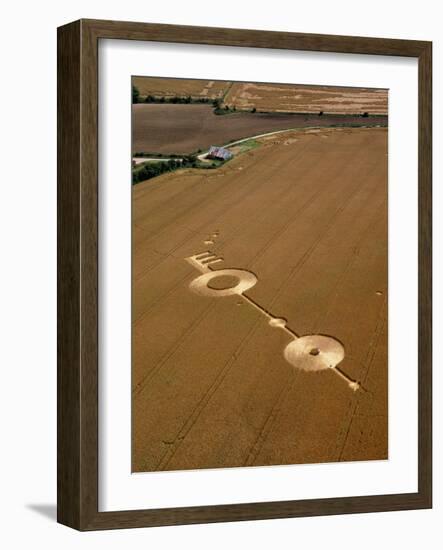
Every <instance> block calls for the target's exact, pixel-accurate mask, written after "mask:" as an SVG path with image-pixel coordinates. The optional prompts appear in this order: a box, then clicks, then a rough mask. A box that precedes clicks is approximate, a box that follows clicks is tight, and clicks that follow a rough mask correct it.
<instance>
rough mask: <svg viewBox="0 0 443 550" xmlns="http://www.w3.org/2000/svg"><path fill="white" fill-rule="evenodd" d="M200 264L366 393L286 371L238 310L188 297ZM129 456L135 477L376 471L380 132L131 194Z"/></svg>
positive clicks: (237, 303) (284, 140) (382, 256)
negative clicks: (235, 278)
mask: <svg viewBox="0 0 443 550" xmlns="http://www.w3.org/2000/svg"><path fill="white" fill-rule="evenodd" d="M212 235H216V236H215V237H213V240H214V241H215V243H214V244H210V245H208V244H204V241H205V240H208V238H211V236H212ZM205 250H213V251H214V252H216V253H219V254H220V255H221V256H223V258H224V262H223V263H220V264H216V265H214V269H219V268H222V267H230V268H240V269H247V270H249V271H252V272H253V273H255V274H256V276H257V278H258V282H257V284H256V285H255V286H254V287H253V288H251V289H250V290H249V291H248V295H249V296H250V297H251V298H252V299H253V300H254V301H255V302H256V303H258V304H260V306H261V307H263V308H265V309H266V310H268V311H270V312H272V313H273V314H274V315H278V316H281V317H284V318H285V319H287V321H288V326H289V327H290V328H291V329H292V330H294V331H295V332H296V333H298V334H299V335H303V334H326V335H330V336H333V337H334V338H336V339H338V340H339V341H340V342H342V343H343V345H344V348H345V353H346V355H345V358H344V360H343V362H342V363H341V364H340V367H341V368H342V369H343V371H344V372H346V373H347V375H349V376H350V377H351V378H353V379H356V380H360V381H361V382H362V384H363V386H364V388H365V390H366V391H357V392H353V391H352V390H351V389H350V388H349V387H348V386H347V384H346V383H345V382H344V381H343V380H342V379H341V378H340V377H339V376H337V375H336V374H335V373H334V372H331V370H323V371H320V372H306V371H303V370H297V369H295V368H294V367H292V366H291V365H290V364H289V363H288V362H287V361H286V360H285V358H284V356H283V349H284V347H285V346H286V344H287V343H288V336H287V335H286V334H285V333H284V332H283V331H281V330H277V329H275V328H271V327H270V326H269V324H268V322H267V320H266V319H265V318H264V317H263V315H261V314H260V312H259V311H258V310H257V309H255V308H254V307H251V306H250V305H249V304H248V303H246V302H245V301H242V300H239V297H238V296H228V297H223V298H210V297H205V296H199V295H197V294H194V293H192V292H191V291H190V290H189V286H188V285H189V283H190V282H191V281H192V280H193V279H194V278H195V277H197V276H198V275H199V273H198V272H197V271H196V269H195V268H194V267H193V266H191V265H190V264H189V263H187V262H186V261H185V258H186V257H189V256H191V255H193V254H197V253H198V252H203V251H205ZM132 443H133V449H132V450H133V460H132V466H133V470H134V471H155V470H181V469H194V468H221V467H238V466H244V465H249V466H253V465H271V464H295V463H316V462H331V461H350V460H371V459H385V458H387V452H388V449H387V130H386V129H328V130H326V129H325V130H321V131H317V132H312V131H309V130H307V131H303V130H302V131H299V132H293V133H288V134H285V135H282V136H274V137H272V139H266V140H263V145H262V146H261V147H258V148H256V149H254V150H251V151H249V152H248V153H245V154H243V155H240V156H239V157H237V158H235V159H234V160H232V161H231V162H229V163H228V164H226V165H224V166H223V167H221V168H219V169H217V170H213V171H203V170H191V169H190V170H183V171H177V172H174V173H170V174H167V175H163V176H160V177H158V178H155V179H153V180H149V181H147V182H145V183H140V184H138V185H136V186H134V188H133V441H132Z"/></svg>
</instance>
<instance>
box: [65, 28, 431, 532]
mask: <svg viewBox="0 0 443 550" xmlns="http://www.w3.org/2000/svg"><path fill="white" fill-rule="evenodd" d="M100 39H117V40H118V39H123V40H139V41H159V42H173V43H183V44H206V45H228V46H239V47H253V48H278V49H284V50H304V51H311V52H336V53H350V54H371V55H380V56H404V57H413V58H418V66H419V76H418V85H419V120H418V133H419V143H418V150H419V167H418V182H419V186H418V187H419V189H418V194H419V201H418V204H419V251H418V252H419V274H418V275H419V290H418V292H419V356H418V370H419V373H418V404H419V410H418V433H419V440H418V454H419V456H418V491H417V492H416V493H405V494H403V493H402V494H385V495H375V496H358V497H345V498H322V499H314V500H295V501H281V502H254V503H246V504H231V505H216V506H195V507H184V508H164V509H146V510H135V511H134V510H131V511H117V512H99V511H98V267H97V264H98V216H97V212H98V185H97V182H98V167H97V166H98V124H97V116H98V42H99V40H100ZM431 74H432V44H431V43H430V42H422V41H412V40H393V39H380V38H361V37H349V36H329V35H314V34H298V33H286V32H268V31H266V32H264V31H256V30H239V29H224V28H207V27H191V26H176V25H160V24H148V23H132V22H118V21H99V20H80V21H76V22H73V23H70V24H68V25H65V26H63V27H60V28H59V29H58V521H59V522H60V523H62V524H65V525H67V526H70V527H73V528H75V529H79V530H82V531H86V530H98V529H113V528H132V527H148V526H160V525H177V524H193V523H210V522H224V521H241V520H256V519H272V518H288V517H300V516H317V515H331V514H349V513H363V512H376V511H390V510H408V509H419V508H430V507H431V506H432V418H431V411H432V401H431V399H432V395H431V384H432V373H431V351H432V347H431V346H432V341H431V334H432V331H431V315H432V306H431V300H432V287H431V283H432V279H431V277H432V275H431V271H432V256H431V244H432V236H431V228H432V219H431V206H432V187H431V185H432V172H431V170H432V152H431V145H432V107H431V101H432V82H431Z"/></svg>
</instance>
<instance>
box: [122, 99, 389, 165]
mask: <svg viewBox="0 0 443 550" xmlns="http://www.w3.org/2000/svg"><path fill="white" fill-rule="evenodd" d="M132 114H133V132H132V135H133V142H132V150H133V153H136V152H147V153H151V152H152V153H162V154H172V153H176V154H185V153H192V152H195V151H196V150H198V149H201V150H206V149H208V148H209V146H210V145H224V144H225V143H227V142H228V141H233V140H235V139H240V138H244V137H248V136H254V135H257V134H261V133H266V132H271V131H274V130H283V129H286V128H295V127H306V126H330V125H332V124H349V125H363V126H375V125H385V124H387V118H386V117H370V118H362V117H359V116H355V117H343V116H338V115H335V116H334V115H330V116H328V115H326V116H325V115H324V116H321V117H320V116H316V115H311V116H308V115H296V114H286V115H284V114H278V113H276V114H273V113H236V114H229V115H215V114H214V113H213V109H212V107H211V106H209V105H163V104H136V105H133V106H132Z"/></svg>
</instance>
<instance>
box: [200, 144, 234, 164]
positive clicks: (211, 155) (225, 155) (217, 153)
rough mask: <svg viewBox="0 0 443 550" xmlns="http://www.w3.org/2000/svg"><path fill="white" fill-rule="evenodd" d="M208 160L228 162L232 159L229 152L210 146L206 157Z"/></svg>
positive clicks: (222, 148)
mask: <svg viewBox="0 0 443 550" xmlns="http://www.w3.org/2000/svg"><path fill="white" fill-rule="evenodd" d="M206 158H208V159H217V160H229V159H230V158H232V153H231V151H228V150H227V149H225V148H224V147H216V146H215V145H211V147H210V148H209V151H208V154H207V155H206Z"/></svg>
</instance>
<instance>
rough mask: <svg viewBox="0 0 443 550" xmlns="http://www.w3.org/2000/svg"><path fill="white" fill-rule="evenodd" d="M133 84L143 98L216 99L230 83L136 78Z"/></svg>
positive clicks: (133, 79)
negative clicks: (151, 96)
mask: <svg viewBox="0 0 443 550" xmlns="http://www.w3.org/2000/svg"><path fill="white" fill-rule="evenodd" d="M132 84H133V85H134V86H136V87H137V88H138V90H139V92H140V95H141V96H142V97H145V96H147V95H153V96H158V97H172V96H180V97H184V96H191V97H208V98H210V99H215V98H217V97H221V96H222V95H223V93H224V92H225V90H226V89H227V87H228V85H229V84H230V82H223V81H222V80H190V79H182V78H156V77H144V76H134V77H133V78H132Z"/></svg>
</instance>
